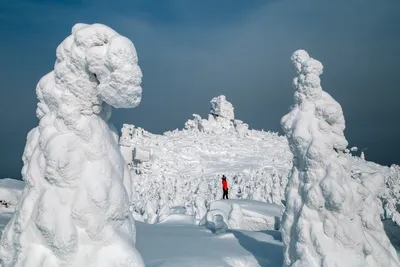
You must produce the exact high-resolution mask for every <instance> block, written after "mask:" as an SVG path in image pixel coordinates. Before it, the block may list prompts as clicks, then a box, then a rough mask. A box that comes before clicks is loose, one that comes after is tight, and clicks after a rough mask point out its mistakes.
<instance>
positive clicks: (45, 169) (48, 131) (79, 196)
mask: <svg viewBox="0 0 400 267" xmlns="http://www.w3.org/2000/svg"><path fill="white" fill-rule="evenodd" d="M137 63H138V58H137V55H136V50H135V47H134V45H133V44H132V42H131V41H130V40H129V39H127V38H125V37H123V36H121V35H119V34H118V33H117V32H115V31H114V30H112V29H111V28H109V27H107V26H105V25H102V24H93V25H87V24H82V23H80V24H76V25H75V26H74V27H73V28H72V34H71V35H70V36H68V37H67V38H66V39H65V40H64V41H63V42H62V43H61V44H60V45H59V46H58V48H57V60H56V63H55V66H54V71H52V72H50V73H48V74H47V75H45V76H44V77H43V78H42V79H41V80H40V81H39V83H38V85H37V88H36V93H37V97H38V100H39V103H38V105H37V112H36V113H37V117H38V118H39V120H40V122H39V126H38V127H36V128H34V129H33V130H31V131H30V132H29V134H28V137H27V142H26V146H25V151H24V154H23V163H24V166H23V169H22V176H23V180H24V181H25V188H24V191H23V193H22V197H21V199H20V202H19V204H18V208H17V212H16V213H15V214H14V216H13V217H12V219H11V220H10V222H9V223H8V225H7V226H6V228H5V229H4V233H3V235H2V238H1V241H0V266H2V267H11V266H19V267H24V266H26V267H28V266H29V267H46V266H53V267H55V266H88V267H90V266H96V267H100V266H104V267H105V266H107V267H109V266H119V267H124V266H126V267H128V266H129V267H134V266H144V263H143V260H142V258H141V256H140V254H139V253H138V251H137V250H136V249H135V238H136V230H135V226H134V220H133V218H132V214H131V213H130V210H129V205H130V199H131V192H132V187H131V177H130V173H129V170H128V167H127V166H126V164H125V161H124V159H123V157H122V155H121V153H120V151H119V148H118V145H117V144H118V134H117V132H116V130H115V127H113V126H112V125H111V124H109V123H108V119H109V118H110V116H111V107H112V106H113V107H115V108H132V107H135V106H137V105H138V104H139V103H140V101H141V93H142V89H141V87H140V83H141V78H142V73H141V70H140V68H139V66H138V64H137Z"/></svg>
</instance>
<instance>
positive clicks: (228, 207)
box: [199, 199, 283, 231]
mask: <svg viewBox="0 0 400 267" xmlns="http://www.w3.org/2000/svg"><path fill="white" fill-rule="evenodd" d="M282 213H283V207H282V206H280V205H276V204H268V203H265V202H261V201H254V200H244V199H240V200H239V199H236V200H231V199H229V200H219V201H214V202H212V203H210V206H209V208H208V211H207V214H206V215H205V217H204V218H203V219H202V221H201V222H200V223H199V226H206V227H207V228H210V229H211V230H214V228H216V227H214V226H213V224H215V225H218V224H217V223H216V222H215V219H220V220H221V221H223V222H224V223H225V224H226V228H225V226H224V225H223V224H222V222H218V223H219V225H221V227H222V228H224V230H225V231H226V230H227V229H235V230H248V231H262V230H279V225H280V218H281V215H282ZM217 215H219V216H220V217H217Z"/></svg>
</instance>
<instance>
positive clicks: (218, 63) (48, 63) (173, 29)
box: [0, 0, 400, 177]
mask: <svg viewBox="0 0 400 267" xmlns="http://www.w3.org/2000/svg"><path fill="white" fill-rule="evenodd" d="M48 2H50V1H39V2H37V1H23V2H21V1H7V2H0V34H1V36H2V41H1V42H0V58H2V64H1V65H0V79H1V81H2V83H1V86H2V88H1V90H0V101H1V105H0V108H1V112H2V114H4V115H3V116H1V120H2V121H1V124H2V125H3V126H4V128H5V129H4V130H3V131H2V132H1V134H0V138H1V139H0V140H2V148H3V149H2V152H1V153H0V160H1V161H2V163H3V166H2V167H3V168H2V169H1V172H0V177H1V176H3V177H4V176H13V177H17V176H18V173H19V170H20V158H21V155H22V150H23V147H24V144H25V138H26V134H27V132H28V131H29V130H30V128H32V127H34V126H35V125H36V124H37V121H36V119H35V106H36V97H35V86H36V83H37V81H38V80H39V79H40V78H41V77H42V76H43V75H44V74H45V73H47V72H48V71H50V70H51V69H52V67H53V64H54V60H55V49H56V47H57V45H58V44H59V43H60V42H61V41H62V40H63V39H64V38H65V37H66V36H67V35H68V34H69V32H70V30H71V27H72V25H73V24H74V23H76V22H88V23H93V22H101V23H105V24H107V25H110V26H111V27H113V28H115V29H116V30H117V31H118V32H120V33H121V34H123V35H126V36H128V37H129V38H130V39H131V40H132V41H133V42H134V43H135V46H136V48H137V50H138V55H139V62H140V66H141V68H142V69H143V73H144V80H143V88H144V95H143V101H142V103H141V105H140V106H139V107H137V108H135V109H132V110H117V111H115V112H114V114H113V121H114V122H115V123H116V124H117V126H118V127H120V126H121V124H122V123H124V122H127V123H133V124H135V125H139V126H141V127H144V128H146V129H148V130H150V131H153V132H159V133H160V132H162V131H165V130H170V129H174V128H182V127H183V124H184V122H185V121H186V120H187V119H188V118H190V117H191V114H192V113H199V114H200V115H206V113H207V112H208V108H209V100H210V99H211V98H212V97H213V96H216V95H220V94H225V95H226V96H227V98H228V100H229V101H231V102H232V103H233V105H234V107H235V113H236V116H237V117H238V118H239V119H242V120H244V121H246V122H248V123H249V124H250V126H251V127H252V128H256V129H261V128H263V129H268V130H274V131H280V125H279V122H280V118H281V117H282V116H283V115H284V114H286V113H287V112H288V108H289V106H290V105H291V104H292V94H293V90H292V88H291V82H292V79H293V77H294V76H295V72H294V70H293V68H292V65H291V62H290V56H291V54H292V53H293V52H294V51H295V50H296V49H299V48H302V49H306V50H307V51H308V52H309V53H310V54H311V56H313V57H315V58H316V59H318V60H320V61H321V62H322V63H323V64H324V74H323V75H322V85H323V88H324V89H325V90H326V91H327V92H329V93H330V94H331V95H332V96H333V97H334V98H335V99H337V100H338V101H339V102H340V103H341V104H342V106H343V109H344V112H345V117H346V123H347V128H346V137H347V138H348V140H349V141H350V143H351V145H357V146H360V147H361V148H368V150H367V151H366V155H367V158H368V159H371V160H375V161H378V162H380V163H382V164H391V163H400V158H399V156H398V153H397V151H398V150H399V148H400V147H399V142H398V136H399V135H400V127H399V125H398V124H397V123H396V122H397V121H398V119H397V116H398V114H400V113H399V111H400V108H399V106H398V105H397V99H398V98H399V95H400V93H399V91H398V84H397V75H396V74H397V73H396V70H397V69H396V67H397V65H398V61H399V60H400V58H399V56H398V52H397V49H398V47H400V46H399V45H400V35H399V34H398V33H399V32H400V17H399V16H398V15H397V14H398V13H399V11H400V2H398V1H395V0H393V1H391V0H385V1H372V0H364V1H361V0H359V1H350V2H349V1H344V0H338V1H330V2H328V1H317V0H302V1H294V0H276V1H256V0H254V1H235V0H232V1H228V0H215V1H211V0H210V1H208V0H207V1H184V0H171V1H166V0H165V1H164V0H163V1H162V0H160V1H147V0H146V1H144V0H136V1H117V2H116V3H114V4H113V5H110V4H109V2H106V1H96V2H95V1H83V2H84V3H82V4H81V3H80V2H79V1H71V2H69V1H63V2H62V3H55V2H53V3H51V4H49V3H48ZM7 114H13V115H12V116H11V115H9V116H7Z"/></svg>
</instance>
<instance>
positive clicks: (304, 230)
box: [281, 50, 399, 267]
mask: <svg viewBox="0 0 400 267" xmlns="http://www.w3.org/2000/svg"><path fill="white" fill-rule="evenodd" d="M292 61H293V63H294V65H295V66H296V69H297V73H298V77H296V78H295V79H294V81H293V86H294V89H295V93H294V101H295V105H294V106H293V108H292V110H291V111H290V112H289V113H288V114H287V115H285V116H284V117H283V118H282V121H281V124H282V128H283V131H284V132H285V134H286V137H287V138H288V142H289V147H290V149H291V151H292V153H293V156H294V159H293V168H292V170H291V172H290V177H289V181H288V184H287V187H286V192H285V200H286V209H285V212H284V215H283V218H282V235H283V241H284V266H310V267H311V266H315V267H317V266H349V267H350V266H359V267H361V266H399V262H398V258H397V255H396V254H395V251H394V248H393V246H392V245H391V244H390V243H389V242H386V241H387V240H385V234H384V230H383V227H382V224H381V223H378V222H377V221H376V218H377V217H379V212H380V211H379V209H378V204H377V203H376V198H374V196H376V195H377V192H375V191H374V190H372V189H371V187H370V186H365V185H363V184H362V183H361V182H359V181H357V180H356V179H353V178H352V177H351V175H350V169H351V166H350V165H349V161H348V157H347V156H345V154H344V151H345V149H346V147H347V145H348V143H347V140H346V139H345V137H344V133H343V131H344V129H345V121H344V116H343V112H342V108H341V106H340V104H339V103H337V102H336V101H335V100H334V99H333V98H332V97H331V96H330V95H329V94H328V93H326V92H324V91H323V90H322V88H321V86H320V78H319V76H320V75H321V74H322V69H323V66H322V64H321V63H320V62H319V61H317V60H315V59H313V58H310V57H309V55H308V54H307V52H306V51H304V50H298V51H296V52H295V53H294V54H293V56H292ZM364 182H365V183H369V182H370V180H365V181H364ZM371 190H372V191H371ZM368 193H371V194H372V193H373V194H372V197H370V198H369V199H368ZM363 203H369V204H370V207H369V208H370V210H369V213H370V214H369V216H368V215H367V214H366V213H365V211H366V207H365V206H364V205H363ZM386 239H387V237H386Z"/></svg>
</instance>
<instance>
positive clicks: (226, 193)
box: [221, 175, 229, 199]
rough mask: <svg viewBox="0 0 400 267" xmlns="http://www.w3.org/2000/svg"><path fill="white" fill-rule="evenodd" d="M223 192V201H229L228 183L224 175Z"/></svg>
mask: <svg viewBox="0 0 400 267" xmlns="http://www.w3.org/2000/svg"><path fill="white" fill-rule="evenodd" d="M221 179H222V190H223V191H224V194H223V196H222V199H225V197H226V199H229V198H228V182H227V181H226V177H225V175H222V178H221Z"/></svg>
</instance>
